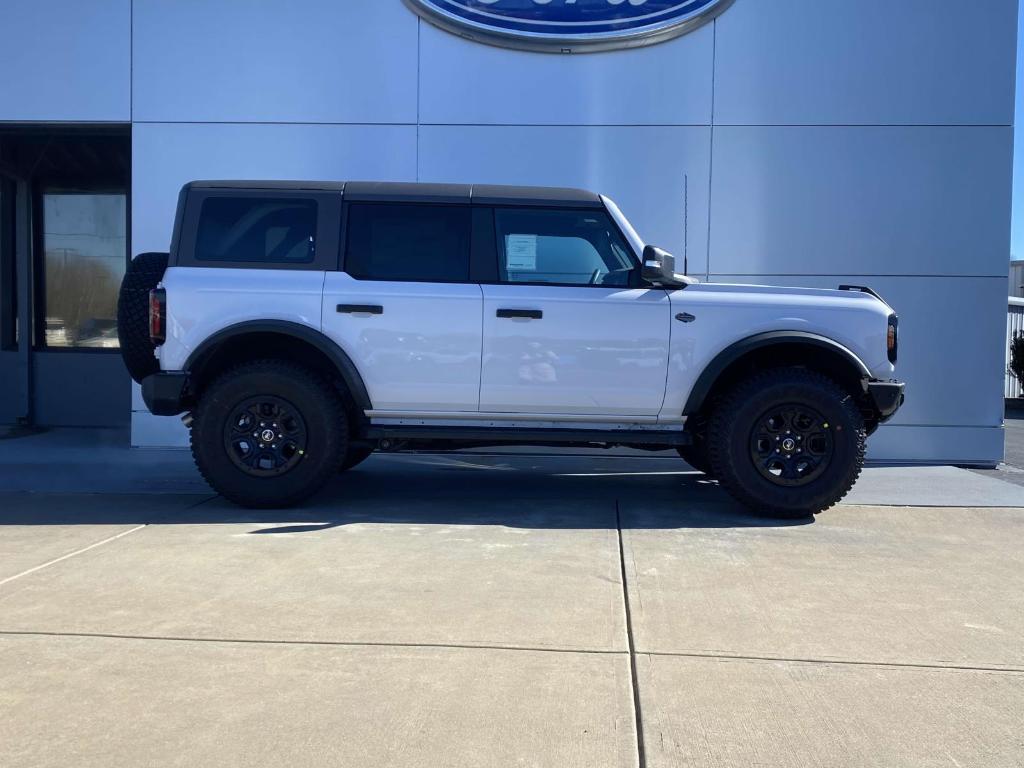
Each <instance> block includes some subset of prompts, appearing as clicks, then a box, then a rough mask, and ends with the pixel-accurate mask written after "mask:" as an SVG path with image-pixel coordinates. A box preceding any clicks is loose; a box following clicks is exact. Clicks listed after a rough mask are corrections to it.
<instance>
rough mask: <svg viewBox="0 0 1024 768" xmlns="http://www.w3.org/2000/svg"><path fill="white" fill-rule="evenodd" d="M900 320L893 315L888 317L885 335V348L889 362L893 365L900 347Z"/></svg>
mask: <svg viewBox="0 0 1024 768" xmlns="http://www.w3.org/2000/svg"><path fill="white" fill-rule="evenodd" d="M899 325H900V319H899V318H898V317H897V316H896V314H895V313H893V314H891V315H889V330H888V332H887V333H886V339H885V346H886V349H887V350H888V352H889V362H890V363H895V362H896V356H897V354H898V353H899V346H900V338H899V335H900V329H899Z"/></svg>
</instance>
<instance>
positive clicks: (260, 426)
mask: <svg viewBox="0 0 1024 768" xmlns="http://www.w3.org/2000/svg"><path fill="white" fill-rule="evenodd" d="M224 444H225V449H226V450H227V452H228V455H229V456H230V457H231V460H232V462H234V464H235V466H237V467H238V468H239V469H241V470H242V471H243V472H245V473H246V474H248V475H252V476H253V477H273V476H274V475H283V474H284V473H285V472H288V471H289V470H291V469H292V468H294V467H295V465H296V464H298V463H299V462H300V461H302V459H303V457H304V456H305V455H306V450H307V437H306V422H305V421H303V419H302V415H301V414H300V413H299V412H298V411H297V410H296V408H295V406H294V405H292V404H291V403H290V402H288V401H287V400H285V399H283V398H280V397H276V396H274V395H259V396H257V397H250V398H248V399H246V400H244V401H242V402H241V403H239V404H238V405H237V406H236V407H235V408H234V409H233V411H232V412H231V415H230V416H229V418H228V419H227V420H226V422H225V423H224Z"/></svg>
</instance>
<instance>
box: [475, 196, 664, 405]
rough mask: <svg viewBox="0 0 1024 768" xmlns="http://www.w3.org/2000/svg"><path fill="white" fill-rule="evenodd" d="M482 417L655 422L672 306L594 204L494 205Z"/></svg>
mask: <svg viewBox="0 0 1024 768" xmlns="http://www.w3.org/2000/svg"><path fill="white" fill-rule="evenodd" d="M494 226H495V235H496V238H495V240H496V248H497V257H498V280H497V282H496V283H495V284H490V285H484V286H483V291H484V307H483V323H484V338H483V348H484V356H483V366H482V374H481V385H480V410H481V411H483V412H502V413H520V414H563V415H588V414H589V415H600V416H605V417H607V416H622V417H627V418H628V417H630V416H656V415H657V414H658V412H659V411H660V410H661V406H662V401H663V400H664V395H665V377H666V373H667V368H668V342H669V332H670V317H671V308H670V302H669V299H668V295H667V294H666V292H665V291H664V290H661V289H657V288H645V287H633V286H636V285H638V281H637V279H636V269H637V263H636V258H635V256H634V255H633V254H632V251H631V250H630V249H629V246H628V245H627V243H626V242H625V240H624V239H623V237H622V235H621V234H620V233H619V231H618V229H617V228H616V227H615V225H614V224H613V223H612V221H611V220H610V218H609V217H608V215H607V213H605V211H604V210H603V209H602V208H592V209H566V208H557V209H537V208H497V209H495V210H494Z"/></svg>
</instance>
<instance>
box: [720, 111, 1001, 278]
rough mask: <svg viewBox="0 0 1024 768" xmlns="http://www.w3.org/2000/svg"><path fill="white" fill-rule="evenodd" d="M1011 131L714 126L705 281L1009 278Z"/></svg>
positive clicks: (995, 128)
mask: <svg viewBox="0 0 1024 768" xmlns="http://www.w3.org/2000/svg"><path fill="white" fill-rule="evenodd" d="M1012 156H1013V129H1012V128H1002V127H994V128H949V127H941V128H926V127H914V128H906V127H903V128H879V127H827V128H819V127H810V128H808V127H772V128H769V127H724V126H718V127H716V128H715V141H714V177H713V180H712V192H711V259H710V261H711V271H712V272H718V273H728V274H751V275H757V274H850V273H853V274H864V275H871V274H882V275H929V274H938V275H992V276H996V275H999V276H1002V277H1004V278H1005V276H1006V269H1007V267H1006V263H1007V258H1008V254H1009V248H1010V242H1009V241H1010V227H1009V222H1010V187H1011V168H1010V165H1011V158H1012Z"/></svg>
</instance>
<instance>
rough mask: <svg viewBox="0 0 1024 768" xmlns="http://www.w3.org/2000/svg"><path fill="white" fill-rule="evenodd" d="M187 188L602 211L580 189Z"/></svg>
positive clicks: (313, 184)
mask: <svg viewBox="0 0 1024 768" xmlns="http://www.w3.org/2000/svg"><path fill="white" fill-rule="evenodd" d="M185 187H186V188H196V189H244V190H259V189H267V190H275V189H277V190H310V191H317V192H340V193H342V194H343V195H344V197H345V199H346V200H349V201H363V202H384V201H389V202H426V203H456V204H459V203H461V204H469V203H479V204H483V205H564V206H573V207H584V208H599V207H601V198H600V197H599V196H598V195H596V194H594V193H593V192H588V191H586V190H583V189H571V188H562V187H516V186H507V185H501V184H429V183H425V182H405V181H347V182H346V181H270V180H267V181H256V180H248V181H227V180H225V181H190V182H189V183H188V184H186V185H185Z"/></svg>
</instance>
